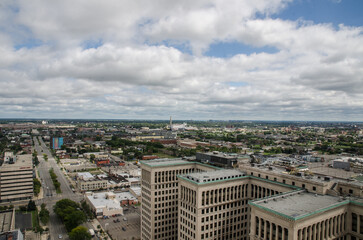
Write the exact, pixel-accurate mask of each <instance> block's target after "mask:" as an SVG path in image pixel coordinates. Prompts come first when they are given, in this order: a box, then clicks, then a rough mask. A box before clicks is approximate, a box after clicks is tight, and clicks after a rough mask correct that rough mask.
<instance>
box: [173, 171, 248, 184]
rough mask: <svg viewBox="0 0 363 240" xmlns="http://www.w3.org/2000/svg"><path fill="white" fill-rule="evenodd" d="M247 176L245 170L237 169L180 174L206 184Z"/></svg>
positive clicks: (195, 181)
mask: <svg viewBox="0 0 363 240" xmlns="http://www.w3.org/2000/svg"><path fill="white" fill-rule="evenodd" d="M244 176H247V175H246V174H245V173H244V172H241V171H239V170H235V169H223V170H217V171H210V172H198V173H190V174H187V175H183V176H179V177H180V178H182V179H185V180H188V181H191V182H193V183H196V184H204V183H210V182H215V181H227V180H233V179H237V178H241V177H244Z"/></svg>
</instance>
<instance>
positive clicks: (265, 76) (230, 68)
mask: <svg viewBox="0 0 363 240" xmlns="http://www.w3.org/2000/svg"><path fill="white" fill-rule="evenodd" d="M362 12H363V1H361V0H227V1H226V0H208V1H207V0H197V1H196V0H181V1H179V0H176V1H170V0H152V1H150V0H133V1H129V0H128V1H122V0H104V1H100V0H77V1H74V0H52V1H49V0H32V1H29V0H0V118H97V119H100V118H112V119H168V118H169V116H170V115H172V116H173V118H174V119H194V120H196V119H223V120H229V119H235V120H238V119H240V120H334V121H336V120H338V121H339V120H344V121H351V120H353V121H362V120H363V14H362Z"/></svg>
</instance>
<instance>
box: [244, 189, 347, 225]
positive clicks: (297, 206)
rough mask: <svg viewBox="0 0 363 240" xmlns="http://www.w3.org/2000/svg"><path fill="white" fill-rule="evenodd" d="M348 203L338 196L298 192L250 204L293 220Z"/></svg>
mask: <svg viewBox="0 0 363 240" xmlns="http://www.w3.org/2000/svg"><path fill="white" fill-rule="evenodd" d="M347 203H349V199H348V200H344V199H342V198H340V197H336V196H329V195H318V194H312V193H307V192H304V191H296V192H293V193H287V194H282V195H279V196H277V197H270V198H266V199H263V200H257V201H251V202H250V204H251V205H253V206H257V207H259V208H262V209H265V210H267V211H270V212H273V213H275V214H277V215H282V216H284V217H287V218H289V219H293V220H298V219H301V218H304V217H307V216H310V215H313V214H316V213H320V212H324V211H326V210H329V209H332V208H335V207H339V206H341V205H344V204H347Z"/></svg>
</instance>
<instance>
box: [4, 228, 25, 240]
mask: <svg viewBox="0 0 363 240" xmlns="http://www.w3.org/2000/svg"><path fill="white" fill-rule="evenodd" d="M23 239H24V235H23V234H22V233H21V231H20V229H16V230H13V231H8V232H2V233H0V240H23Z"/></svg>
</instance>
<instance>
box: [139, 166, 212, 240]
mask: <svg viewBox="0 0 363 240" xmlns="http://www.w3.org/2000/svg"><path fill="white" fill-rule="evenodd" d="M140 163H141V169H142V170H141V171H142V174H141V175H142V178H141V189H142V190H141V194H142V207H141V239H150V240H151V239H152V240H154V239H169V240H174V239H177V232H178V178H177V176H178V175H181V174H187V173H191V172H202V171H213V170H215V169H216V168H213V167H211V166H207V165H204V164H200V163H196V162H189V161H185V160H182V159H155V160H148V161H140Z"/></svg>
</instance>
